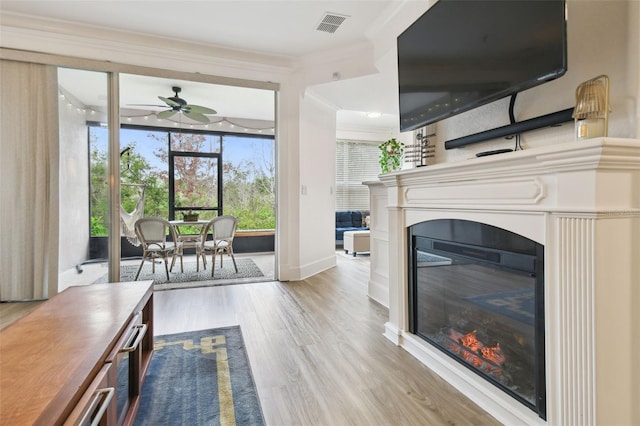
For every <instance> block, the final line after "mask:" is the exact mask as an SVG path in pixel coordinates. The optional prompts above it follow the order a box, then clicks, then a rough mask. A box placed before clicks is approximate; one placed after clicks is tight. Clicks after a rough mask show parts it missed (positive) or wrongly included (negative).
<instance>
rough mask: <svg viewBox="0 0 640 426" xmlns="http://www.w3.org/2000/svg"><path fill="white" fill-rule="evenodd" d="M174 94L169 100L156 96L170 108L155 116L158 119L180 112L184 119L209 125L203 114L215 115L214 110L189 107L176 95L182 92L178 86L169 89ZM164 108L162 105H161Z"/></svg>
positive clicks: (194, 106) (196, 106)
mask: <svg viewBox="0 0 640 426" xmlns="http://www.w3.org/2000/svg"><path fill="white" fill-rule="evenodd" d="M171 90H173V92H174V96H171V97H169V98H165V97H164V96H158V99H160V100H161V101H162V102H164V103H166V104H167V106H168V107H169V108H170V109H168V110H166V111H162V112H159V113H158V114H157V117H158V118H161V119H165V118H169V117H171V116H173V115H174V114H177V113H178V112H182V113H183V114H184V115H185V117H187V118H190V119H191V120H194V121H198V122H200V123H210V122H211V120H209V117H207V116H206V115H205V114H217V112H216V110H214V109H211V108H207V107H203V106H200V105H190V104H188V103H187V101H185V100H184V99H182V98H181V97H179V96H178V93H180V92H181V91H182V89H181V88H180V87H178V86H173V87H172V88H171ZM162 106H164V105H162Z"/></svg>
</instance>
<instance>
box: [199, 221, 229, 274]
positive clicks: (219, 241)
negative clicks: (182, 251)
mask: <svg viewBox="0 0 640 426" xmlns="http://www.w3.org/2000/svg"><path fill="white" fill-rule="evenodd" d="M237 226H238V219H237V218H235V217H233V216H218V217H216V218H215V219H212V220H211V221H210V222H209V223H208V224H207V225H206V227H205V229H204V231H203V234H202V237H203V238H202V245H201V246H200V252H199V253H198V255H201V254H204V255H205V256H206V253H208V252H211V277H214V273H215V269H216V268H215V266H216V255H218V254H219V255H220V267H221V268H222V255H223V254H227V255H229V256H231V260H233V267H234V268H235V270H236V273H237V272H238V266H237V265H236V258H235V256H234V255H233V237H234V236H235V233H236V228H237ZM210 232H211V234H212V236H213V239H211V240H207V235H209V233H210ZM205 267H206V266H205Z"/></svg>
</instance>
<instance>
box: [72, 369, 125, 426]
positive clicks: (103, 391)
mask: <svg viewBox="0 0 640 426" xmlns="http://www.w3.org/2000/svg"><path fill="white" fill-rule="evenodd" d="M111 371H112V365H111V364H105V365H104V367H102V370H100V372H99V373H98V374H97V375H96V378H95V379H94V380H93V382H91V384H90V385H89V387H88V388H87V391H86V392H85V393H84V395H83V396H82V398H80V401H79V402H78V404H77V405H76V407H75V408H74V409H73V411H72V412H71V414H70V415H69V417H68V418H67V420H66V421H65V423H64V424H65V426H77V425H89V424H95V422H99V423H98V424H100V425H101V426H111V425H115V424H117V422H116V420H117V419H116V410H115V406H116V402H115V401H116V400H115V392H116V388H115V386H116V383H114V379H115V377H114V376H115V375H114V374H111ZM113 371H115V370H113Z"/></svg>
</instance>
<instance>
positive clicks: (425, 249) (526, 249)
mask: <svg viewBox="0 0 640 426" xmlns="http://www.w3.org/2000/svg"><path fill="white" fill-rule="evenodd" d="M408 241H409V244H410V247H409V249H410V253H411V255H410V257H409V285H410V288H409V329H410V331H411V332H412V333H414V334H416V335H418V336H420V337H421V338H423V339H425V340H426V341H428V342H429V343H431V344H432V345H434V346H435V347H437V348H438V349H440V350H441V351H443V352H445V353H446V354H447V355H449V356H451V357H452V358H454V359H455V360H457V361H458V362H460V363H462V364H463V365H465V366H466V367H468V368H469V369H471V370H472V371H474V372H475V373H477V374H479V375H480V376H482V377H483V378H484V379H486V380H488V381H490V382H491V383H493V384H494V385H496V386H498V387H499V388H501V389H502V390H504V391H505V392H507V393H509V394H510V395H512V396H513V397H514V398H516V399H517V400H519V401H520V402H522V403H523V404H525V405H526V406H528V407H529V408H531V409H532V410H534V411H535V412H536V413H537V414H538V415H539V416H540V417H542V418H545V416H546V403H545V401H546V397H545V368H544V297H543V296H544V295H543V291H544V248H543V246H542V245H541V244H538V243H536V242H535V241H532V240H529V239H527V238H525V237H523V236H520V235H518V234H515V233H512V232H509V231H506V230H504V229H500V228H497V227H494V226H490V225H486V224H483V223H479V222H473V221H467V220H454V219H439V220H431V221H425V222H421V223H418V224H416V225H413V226H411V227H409V238H408Z"/></svg>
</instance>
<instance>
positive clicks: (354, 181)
mask: <svg viewBox="0 0 640 426" xmlns="http://www.w3.org/2000/svg"><path fill="white" fill-rule="evenodd" d="M380 143H381V142H364V141H351V140H337V141H336V210H369V188H368V187H367V186H366V185H363V184H362V182H365V181H369V180H375V179H377V178H378V174H379V173H380V166H379V165H378V145H379V144H380Z"/></svg>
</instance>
